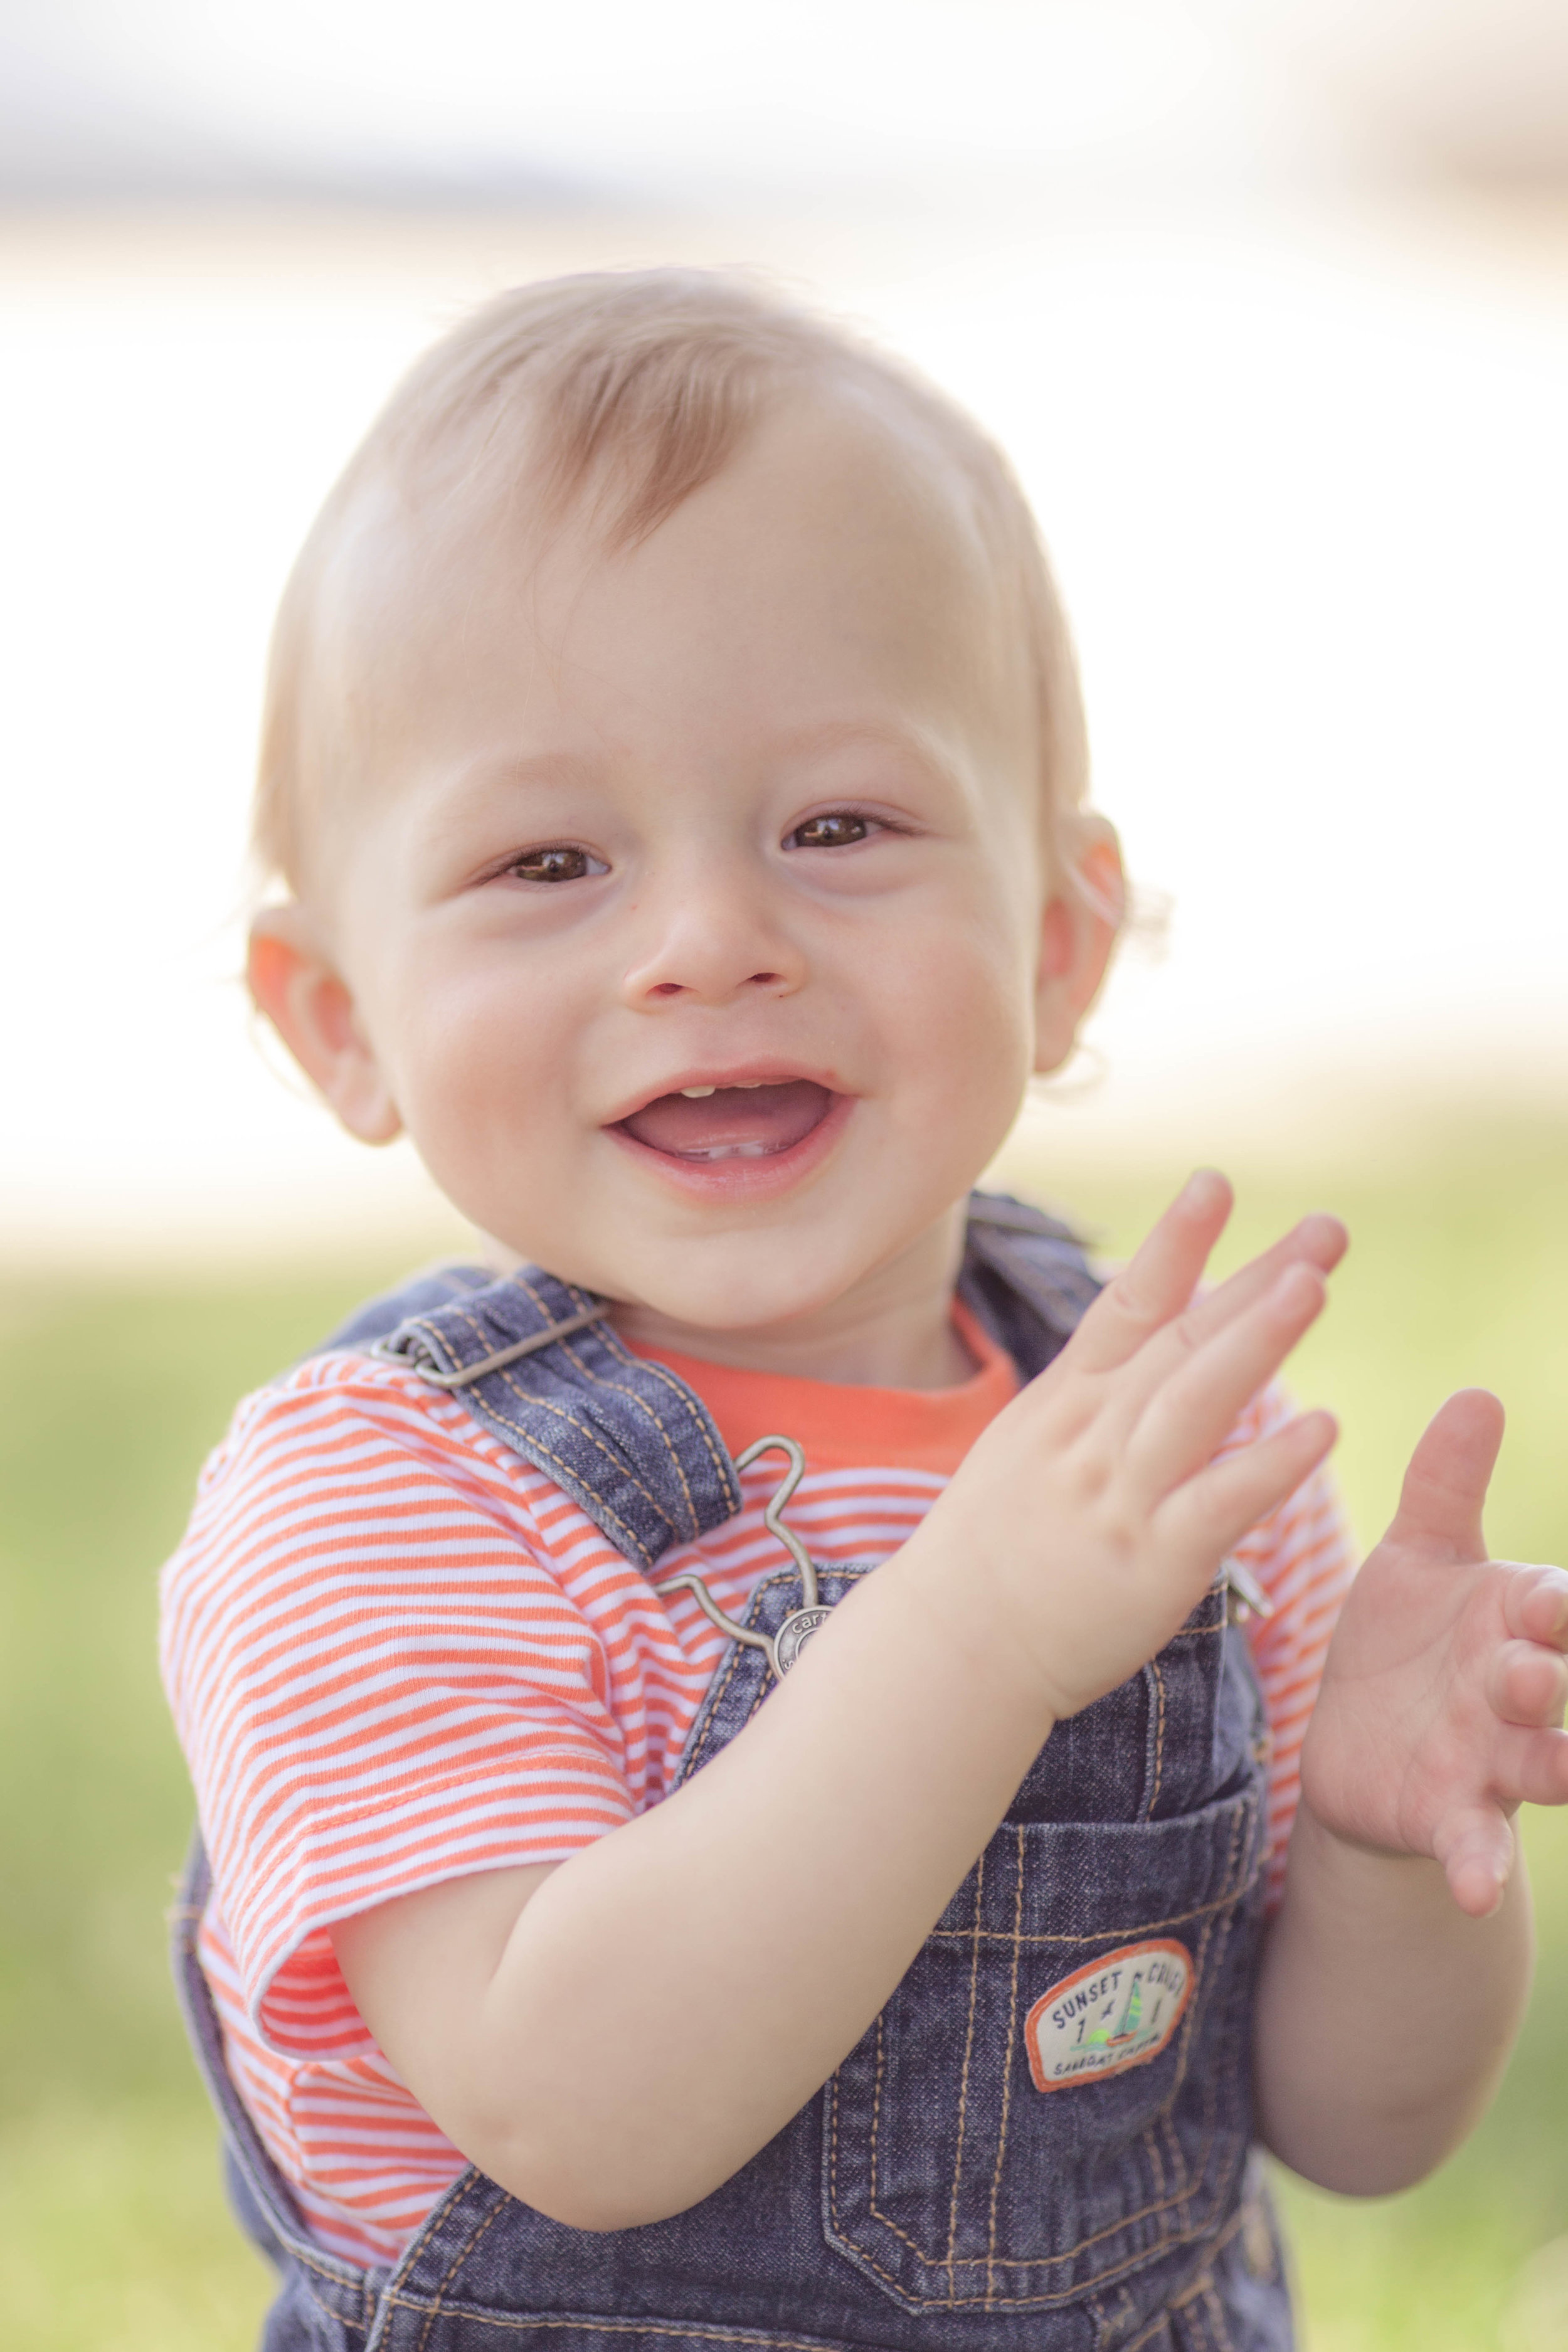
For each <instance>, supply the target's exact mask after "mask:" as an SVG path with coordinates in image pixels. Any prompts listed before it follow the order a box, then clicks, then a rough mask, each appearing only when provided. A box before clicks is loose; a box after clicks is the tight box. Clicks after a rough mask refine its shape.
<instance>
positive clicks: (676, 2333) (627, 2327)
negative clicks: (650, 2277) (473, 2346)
mask: <svg viewBox="0 0 1568 2352" xmlns="http://www.w3.org/2000/svg"><path fill="white" fill-rule="evenodd" d="M385 2300H386V2306H387V2308H388V2309H389V2310H393V2311H426V2310H428V2309H429V2306H428V2305H426V2302H425V2300H424V2297H423V2296H421V2295H409V2294H401V2293H398V2292H393V2293H390V2294H388V2295H387V2296H386V2299H385ZM430 2315H431V2318H432V2319H433V2320H434V2319H436V2318H438V2317H439V2316H440V2315H439V2312H438V2311H433V2312H431V2314H430ZM463 2318H464V2319H465V2320H466V2321H467V2322H468V2325H469V2326H473V2327H504V2328H506V2329H507V2330H508V2331H509V2333H510V2334H513V2335H519V2334H521V2331H522V2330H523V2329H524V2328H525V2327H550V2328H559V2327H576V2328H581V2329H583V2330H584V2332H585V2333H587V2334H596V2335H604V2336H673V2337H675V2338H676V2339H677V2341H679V2342H680V2343H686V2342H689V2340H690V2339H691V2338H692V2337H693V2336H696V2337H699V2338H700V2339H702V2340H704V2341H706V2342H708V2343H711V2344H766V2345H774V2346H777V2347H778V2352H842V2347H840V2346H838V2345H837V2344H836V2343H835V2342H834V2341H833V2339H832V2337H831V2336H769V2335H767V2334H765V2333H764V2332H763V2329H761V2328H760V2327H713V2326H705V2325H703V2323H702V2322H700V2321H699V2320H695V2319H693V2320H685V2321H682V2322H681V2323H680V2325H679V2326H670V2325H668V2323H667V2322H665V2321H663V2320H658V2319H610V2318H606V2317H605V2316H604V2315H601V2314H599V2313H597V2312H595V2314H593V2315H592V2316H591V2317H590V2316H586V2315H583V2314H581V2313H577V2312H565V2313H563V2314H561V2315H559V2316H557V2315H554V2314H552V2313H548V2312H527V2313H520V2314H519V2315H517V2316H516V2317H515V2318H513V2317H510V2316H509V2315H507V2314H505V2313H503V2312H499V2311H479V2310H477V2309H475V2308H474V2307H473V2305H468V2306H467V2307H466V2308H465V2309H464V2311H463ZM423 2341H424V2338H423V2337H421V2339H420V2342H421V2344H422V2343H423ZM416 2352H417V2347H416Z"/></svg>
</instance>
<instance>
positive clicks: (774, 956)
mask: <svg viewBox="0 0 1568 2352" xmlns="http://www.w3.org/2000/svg"><path fill="white" fill-rule="evenodd" d="M637 913H638V916H639V919H640V920H639V942H638V952H637V955H636V959H635V961H633V963H632V965H631V966H630V968H629V969H628V971H627V972H626V977H625V979H624V981H623V982H622V994H623V996H624V999H625V1001H626V1003H627V1004H628V1005H630V1006H631V1007H632V1009H633V1010H634V1011H637V1012H644V1011H648V1012H651V1011H653V1010H654V1009H656V1008H657V1007H658V1005H660V1004H668V1003H677V1002H679V1001H682V1000H684V1001H685V1002H686V1003H693V1004H707V1005H724V1004H730V1003H734V1002H735V1001H736V1000H737V999H741V998H748V997H751V998H754V997H758V996H764V995H765V996H788V995H791V994H793V992H795V989H797V988H798V987H799V986H800V985H801V982H802V981H803V980H804V979H805V958H804V956H803V954H802V952H801V950H800V949H799V947H798V946H797V945H796V944H795V942H794V941H793V940H791V939H790V938H789V937H788V935H787V933H786V932H785V931H784V929H783V927H782V926H781V925H780V923H779V921H778V919H777V910H776V909H775V908H772V907H771V906H770V905H769V903H768V893H767V891H766V889H765V887H758V879H757V877H750V876H746V875H743V874H742V873H740V872H738V871H737V870H736V866H735V865H734V864H733V863H731V862H730V861H728V860H726V861H724V862H723V863H722V864H713V865H704V866H703V867H702V868H701V869H700V870H699V871H693V870H692V869H691V868H690V867H685V868H684V869H683V870H682V871H680V872H679V873H671V874H669V875H668V876H667V877H663V878H662V879H661V880H660V881H659V882H658V884H650V886H649V887H648V889H647V892H646V893H645V894H644V895H643V897H642V900H641V904H640V906H639V908H638V909H637Z"/></svg>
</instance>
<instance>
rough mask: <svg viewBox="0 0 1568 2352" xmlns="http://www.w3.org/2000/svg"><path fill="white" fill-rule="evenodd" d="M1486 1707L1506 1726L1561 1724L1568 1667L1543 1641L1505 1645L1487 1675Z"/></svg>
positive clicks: (1566, 1701)
mask: <svg viewBox="0 0 1568 2352" xmlns="http://www.w3.org/2000/svg"><path fill="white" fill-rule="evenodd" d="M1487 1704H1488V1706H1490V1708H1491V1709H1492V1712H1493V1713H1494V1714H1495V1715H1497V1716H1499V1717H1500V1718H1501V1720H1502V1721H1503V1722H1504V1723H1514V1724H1521V1725H1526V1726H1529V1727H1531V1728H1535V1729H1539V1728H1541V1727H1542V1726H1543V1725H1546V1724H1561V1722H1562V1720H1563V1707H1564V1706H1568V1664H1564V1662H1563V1659H1562V1658H1561V1657H1560V1656H1559V1655H1558V1654H1557V1652H1556V1651H1555V1650H1549V1649H1548V1648H1546V1646H1545V1645H1544V1643H1540V1642H1505V1643H1503V1645H1502V1647H1501V1648H1500V1650H1499V1651H1498V1653H1497V1655H1496V1656H1495V1657H1494V1658H1493V1660H1492V1663H1491V1668H1490V1671H1489V1674H1488V1675H1487Z"/></svg>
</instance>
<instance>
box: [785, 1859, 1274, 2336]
mask: <svg viewBox="0 0 1568 2352" xmlns="http://www.w3.org/2000/svg"><path fill="white" fill-rule="evenodd" d="M1239 1827H1240V1824H1239V1823H1237V1830H1236V1832H1234V1833H1233V1851H1234V1834H1237V1833H1239ZM1015 1835H1016V1837H1017V1838H1018V1840H1019V1842H1020V1843H1021V1842H1022V1831H1021V1829H1016V1831H1015ZM1214 1931H1215V1922H1214V1921H1213V1920H1212V1919H1211V1921H1210V1923H1209V1926H1208V1927H1207V1928H1206V1929H1205V1935H1204V1938H1203V1942H1202V1944H1201V1945H1200V1947H1199V1948H1198V1951H1197V1952H1196V1953H1195V1954H1194V1971H1195V1972H1196V1973H1197V1974H1198V1976H1199V1977H1200V1978H1201V1976H1202V1972H1203V1969H1204V1965H1205V1959H1206V1956H1207V1952H1208V1947H1209V1945H1210V1943H1211V1942H1212V1941H1213V1938H1214ZM1012 1940H1013V1941H1014V1946H1015V1950H1016V1948H1017V1947H1018V1945H1019V1944H1020V1943H1021V1942H1024V1941H1026V1940H1027V1939H1026V1938H1022V1937H1016V1938H1013V1939H1012ZM1196 2013H1197V2012H1196V2004H1194V2007H1193V2009H1192V2010H1191V2011H1189V2015H1188V2020H1187V2022H1186V2024H1185V2025H1184V2029H1183V2034H1182V2059H1181V2063H1180V2065H1179V2067H1178V2070H1177V2079H1176V2083H1175V2084H1174V2085H1173V2089H1172V2092H1171V2095H1170V2097H1169V2098H1168V2099H1167V2101H1166V2102H1165V2105H1164V2106H1163V2109H1162V2110H1161V2113H1160V2115H1159V2116H1157V2117H1156V2118H1155V2119H1154V2122H1153V2123H1152V2124H1151V2126H1149V2133H1148V2134H1146V2135H1145V2140H1146V2143H1147V2140H1148V2137H1149V2135H1150V2134H1152V2132H1153V2131H1154V2130H1155V2129H1157V2128H1161V2127H1163V2128H1165V2129H1166V2130H1167V2131H1168V2130H1169V2128H1170V2112H1171V2108H1172V2107H1173V2105H1174V2103H1175V2097H1176V2092H1177V2090H1178V2089H1179V2088H1180V2084H1181V2082H1182V2081H1183V2080H1184V2074H1185V2065H1186V2059H1187V2056H1188V2054H1189V2052H1190V2045H1191V2041H1192V2036H1193V2034H1194V2032H1195V2030H1196ZM1008 2080H1009V2081H1010V2080H1011V2066H1010V2064H1009V2072H1008ZM832 2109H833V2114H832V2125H833V2128H832V2133H831V2140H832V2149H831V2164H830V2172H831V2179H832V2189H831V2198H832V2204H833V2217H834V2223H835V2226H836V2227H841V2226H842V2225H841V2224H840V2223H839V2218H838V2206H837V2076H836V2077H835V2078H834V2086H833V2100H832ZM1004 2115H1005V2110H1004ZM1204 2117H1205V2120H1204V2131H1203V2137H1202V2139H1201V2140H1200V2142H1199V2146H1198V2153H1197V2159H1196V2162H1195V2164H1194V2166H1192V2167H1189V2166H1188V2165H1187V2164H1186V2162H1185V2160H1184V2158H1183V2157H1182V2153H1181V2148H1180V2145H1179V2143H1177V2142H1175V2141H1174V2140H1173V2141H1172V2142H1171V2147H1172V2153H1173V2157H1174V2159H1175V2169H1176V2172H1177V2175H1178V2177H1179V2179H1180V2181H1181V2183H1182V2185H1181V2186H1180V2187H1179V2188H1178V2189H1173V2191H1172V2193H1171V2194H1170V2195H1169V2196H1165V2197H1156V2198H1155V2200H1153V2201H1152V2202H1151V2203H1149V2204H1147V2205H1142V2206H1140V2207H1139V2208H1138V2210H1136V2211H1135V2212H1131V2213H1124V2214H1122V2215H1121V2218H1120V2219H1119V2220H1118V2221H1114V2222H1112V2223H1111V2224H1110V2226H1109V2227H1108V2228H1106V2229H1104V2230H1100V2231H1095V2232H1094V2233H1092V2234H1091V2235H1090V2236H1089V2237H1087V2238H1080V2239H1079V2241H1078V2242H1077V2243H1076V2244H1075V2245H1072V2246H1068V2247H1067V2248H1065V2249H1064V2250H1063V2252H1060V2253H1059V2254H1027V2255H1017V2254H1012V2255H1010V2254H990V2255H987V2256H986V2257H984V2258H982V2257H981V2256H979V2255H966V2256H964V2257H963V2258H962V2259H958V2258H956V2257H952V2256H950V2257H949V2259H948V2260H946V2261H939V2260H937V2259H935V2258H934V2257H932V2256H931V2255H930V2254H928V2253H927V2252H925V2251H924V2249H923V2248H922V2247H921V2246H920V2245H918V2244H917V2243H916V2242H915V2241H914V2239H912V2238H911V2237H910V2236H909V2234H908V2233H907V2231H903V2230H901V2229H900V2228H899V2226H898V2224H897V2223H896V2222H895V2221H890V2220H889V2218H888V2216H887V2215H886V2214H885V2213H881V2212H879V2210H877V2208H876V2206H875V2205H874V2204H870V2203H868V2211H869V2212H870V2213H872V2214H873V2215H874V2217H875V2218H876V2219H877V2220H878V2221H880V2222H881V2224H882V2226H883V2227H884V2228H885V2229H887V2230H889V2231H891V2233H892V2235H893V2236H894V2237H896V2238H898V2239H900V2241H901V2242H902V2243H903V2244H904V2245H906V2246H908V2247H909V2249H910V2252H911V2253H912V2254H914V2255H915V2257H916V2259H917V2260H918V2261H919V2263H920V2264H921V2268H922V2269H925V2270H938V2271H940V2270H946V2271H947V2272H948V2273H950V2278H951V2273H952V2272H953V2271H954V2270H975V2269H978V2268H979V2267H980V2266H981V2263H982V2260H983V2259H984V2263H985V2267H986V2270H987V2272H990V2271H992V2270H1053V2269H1058V2268H1059V2267H1060V2265H1061V2264H1062V2263H1067V2262H1072V2261H1075V2260H1076V2259H1077V2258H1078V2256H1079V2255H1080V2254H1082V2253H1084V2252H1087V2251H1088V2249H1089V2247H1091V2246H1097V2245H1100V2244H1102V2243H1103V2242H1104V2241H1105V2240H1106V2239H1107V2238H1114V2237H1116V2236H1117V2235H1118V2234H1119V2233H1120V2232H1121V2231H1123V2230H1126V2229H1128V2228H1130V2227H1131V2224H1132V2223H1133V2222H1135V2221H1148V2220H1150V2219H1152V2218H1153V2217H1155V2216H1157V2215H1159V2214H1162V2213H1168V2212H1170V2211H1171V2210H1173V2208H1174V2207H1177V2206H1180V2205H1184V2204H1186V2203H1187V2202H1189V2201H1190V2198H1191V2194H1192V2182H1193V2179H1194V2175H1195V2176H1196V2177H1197V2178H1198V2179H1202V2176H1203V2172H1204V2169H1205V2166H1206V2165H1207V2163H1208V2158H1209V2151H1210V2149H1211V2148H1212V2147H1213V2146H1214V2141H1215V2135H1216V2132H1217V2130H1218V2118H1217V2112H1216V2093H1215V2086H1214V2084H1212V2082H1211V2083H1210V2084H1209V2085H1208V2090H1207V2094H1206V2095H1205V2106H1204ZM1003 2135H1004V2140H1005V2122H1004V2126H1003ZM1151 2154H1152V2150H1151ZM997 2162H998V2166H1000V2162H1001V2151H1000V2150H999V2152H998V2158H997ZM844 2235H845V2237H846V2238H847V2240H848V2242H849V2243H851V2244H853V2245H855V2250H856V2252H857V2254H858V2255H859V2256H860V2258H861V2259H863V2260H864V2261H865V2262H867V2263H869V2264H870V2267H871V2268H872V2269H873V2270H876V2271H877V2275H878V2276H879V2278H886V2279H887V2280H888V2281H889V2284H891V2285H895V2286H899V2287H900V2294H902V2293H905V2292H906V2290H905V2289H904V2288H903V2287H902V2286H901V2285H900V2283H899V2281H898V2280H897V2279H896V2278H894V2276H893V2274H892V2273H890V2272H885V2271H881V2270H879V2269H878V2266H877V2264H876V2263H875V2262H874V2261H872V2258H871V2256H870V2254H869V2253H868V2252H867V2251H866V2249H865V2248H864V2247H863V2246H860V2245H858V2243H857V2242H855V2241H854V2240H853V2239H851V2238H849V2233H848V2231H847V2230H846V2231H844ZM1201 2235H1202V2229H1201V2227H1200V2226H1199V2225H1198V2224H1197V2223H1195V2222H1194V2223H1193V2224H1192V2225H1191V2226H1189V2227H1188V2228H1187V2229H1186V2230H1184V2231H1178V2232H1177V2233H1176V2236H1175V2238H1174V2239H1173V2241H1172V2242H1173V2243H1175V2244H1178V2245H1179V2244H1182V2243H1184V2242H1186V2241H1187V2240H1188V2239H1191V2238H1193V2237H1195V2236H1201ZM1142 2259H1143V2257H1142V2255H1141V2254H1139V2255H1132V2256H1129V2257H1128V2259H1127V2260H1126V2261H1125V2262H1123V2263H1121V2264H1120V2265H1113V2266H1112V2268H1111V2269H1110V2270H1108V2271H1104V2272H1100V2273H1097V2276H1096V2278H1095V2279H1094V2280H1093V2281H1092V2282H1089V2284H1095V2285H1099V2284H1102V2283H1105V2282H1108V2281H1110V2280H1111V2279H1114V2278H1115V2277H1117V2276H1118V2275H1119V2274H1120V2273H1121V2272H1124V2271H1126V2270H1128V2269H1129V2268H1131V2267H1134V2266H1135V2264H1136V2263H1138V2262H1139V2261H1142ZM1075 2292H1076V2290H1075ZM918 2299H919V2300H922V2301H923V2302H925V2303H927V2304H928V2305H931V2306H932V2307H935V2308H940V2309H946V2308H947V2307H948V2306H949V2305H953V2306H954V2307H956V2306H957V2305H969V2304H975V2303H982V2304H985V2305H990V2304H992V2303H993V2302H994V2304H995V2305H996V2307H997V2308H998V2309H1010V2308H1014V2307H1016V2306H1021V2305H1026V2304H1035V2303H1039V2302H1040V2301H1042V2300H1045V2301H1047V2302H1048V2301H1053V2300H1054V2301H1057V2302H1060V2301H1062V2300H1063V2299H1064V2297H1063V2296H1061V2295H1058V2296H1056V2297H1050V2296H1047V2297H1044V2298H1042V2297H1040V2296H1037V2295H1026V2296H1014V2297H1012V2298H1009V2297H1007V2296H1003V2295H997V2296H993V2295H991V2294H976V2295H957V2294H952V2293H950V2294H948V2295H945V2296H935V2295H933V2296H926V2297H923V2298H918Z"/></svg>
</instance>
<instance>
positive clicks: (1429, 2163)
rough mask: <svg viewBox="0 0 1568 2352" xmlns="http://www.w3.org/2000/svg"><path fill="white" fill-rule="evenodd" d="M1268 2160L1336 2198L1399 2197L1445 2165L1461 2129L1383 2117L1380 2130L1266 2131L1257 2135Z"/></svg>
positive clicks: (1428, 2120) (1324, 2123)
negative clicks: (1273, 2161)
mask: <svg viewBox="0 0 1568 2352" xmlns="http://www.w3.org/2000/svg"><path fill="white" fill-rule="evenodd" d="M1258 2137H1259V2138H1260V2139H1261V2141H1262V2143H1263V2146H1264V2147H1266V2148H1267V2149H1268V2153H1269V2154H1270V2156H1273V2157H1276V2158H1278V2159H1279V2162H1280V2163H1281V2164H1282V2165H1284V2166H1285V2167H1286V2168H1288V2169H1289V2171H1291V2172H1293V2173H1295V2175H1296V2177H1297V2179H1300V2180H1305V2181H1308V2182H1310V2185H1311V2186H1312V2187H1313V2188H1314V2189H1327V2190H1328V2191H1329V2193H1330V2195H1331V2196H1334V2197H1355V2198H1371V2197H1398V2196H1402V2195H1403V2194H1404V2192H1405V2190H1406V2189H1415V2188H1418V2187H1419V2186H1420V2184H1421V2182H1422V2181H1423V2180H1426V2179H1429V2178H1430V2176H1431V2175H1432V2174H1433V2173H1434V2172H1436V2170H1437V2169H1438V2168H1439V2166H1441V2165H1444V2164H1446V2163H1447V2160H1448V2158H1449V2157H1450V2156H1452V2155H1453V2153H1454V2151H1455V2149H1456V2148H1457V2147H1459V2145H1460V2144H1461V2142H1462V2141H1463V2139H1464V2137H1465V2129H1464V2127H1462V2126H1461V2127H1459V2128H1458V2129H1451V2130H1442V2129H1440V2128H1436V2129H1435V2128H1434V2119H1433V2118H1432V2117H1430V2116H1420V2115H1411V2116H1407V2117H1405V2118H1403V2119H1399V2120H1395V2119H1394V2118H1391V2117H1384V2118H1383V2119H1382V2120H1381V2127H1378V2126H1373V2127H1371V2128H1368V2127H1367V2126H1366V2120H1365V2119H1364V2118H1363V2122H1362V2126H1361V2128H1359V2129H1348V2130H1347V2129H1343V2128H1341V2127H1338V2126H1337V2124H1336V2119H1334V2118H1332V2117H1323V2118H1321V2127H1320V2128H1319V2129H1317V2130H1315V2131H1313V2130H1301V2129H1297V2130H1294V2131H1288V2130H1279V2129H1278V2128H1276V2129H1269V2128H1268V2126H1265V2127H1264V2128H1263V2129H1262V2131H1260V2133H1259V2135H1258Z"/></svg>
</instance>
